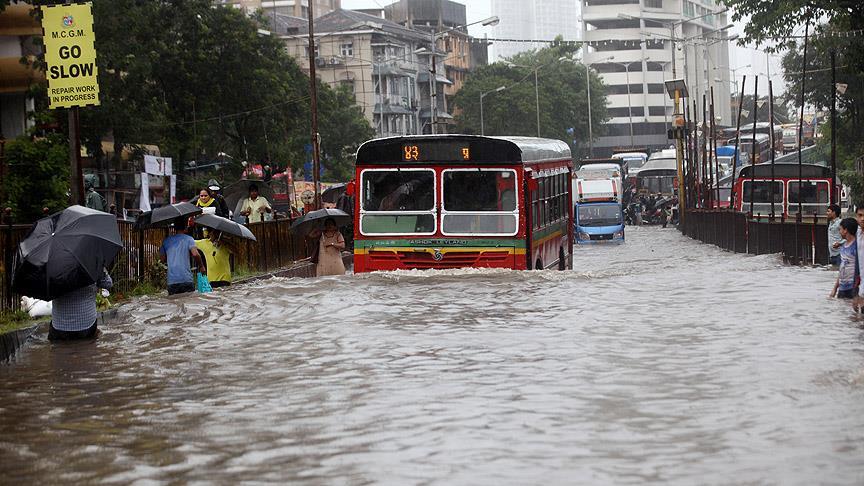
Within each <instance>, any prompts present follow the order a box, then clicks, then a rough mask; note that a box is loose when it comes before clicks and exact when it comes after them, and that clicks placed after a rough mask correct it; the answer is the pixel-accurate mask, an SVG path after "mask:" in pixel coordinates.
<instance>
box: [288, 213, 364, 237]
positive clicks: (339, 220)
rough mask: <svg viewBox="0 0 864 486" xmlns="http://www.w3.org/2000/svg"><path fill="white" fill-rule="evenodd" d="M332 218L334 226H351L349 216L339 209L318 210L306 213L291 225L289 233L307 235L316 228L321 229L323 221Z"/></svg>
mask: <svg viewBox="0 0 864 486" xmlns="http://www.w3.org/2000/svg"><path fill="white" fill-rule="evenodd" d="M330 218H333V220H334V221H335V222H336V226H345V225H348V224H351V215H350V214H348V213H346V212H345V211H341V210H339V209H319V210H317V211H311V212H308V213H306V215H305V216H303V217H302V218H300V219H298V220H297V221H295V222H294V224H292V225H291V231H294V232H296V233H300V234H308V233H309V232H311V231H312V230H314V229H316V228H323V227H324V221H326V220H328V219H330Z"/></svg>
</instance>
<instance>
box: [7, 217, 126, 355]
mask: <svg viewBox="0 0 864 486" xmlns="http://www.w3.org/2000/svg"><path fill="white" fill-rule="evenodd" d="M122 247H123V242H122V240H121V239H120V231H119V229H118V228H117V220H116V219H115V218H114V216H113V215H110V214H108V213H104V212H101V211H99V210H95V209H90V208H85V207H83V206H71V207H69V208H66V209H64V210H63V211H61V212H59V213H56V214H52V215H51V216H48V217H47V218H42V219H40V220H39V221H37V222H36V223H35V224H34V225H33V229H31V230H30V233H29V234H28V235H27V237H26V238H25V239H24V240H23V241H22V242H21V243H20V244H19V245H18V251H17V253H16V255H15V266H14V269H13V274H12V290H13V291H14V292H16V293H18V294H21V295H25V296H28V297H33V298H36V299H39V300H44V301H49V300H50V301H52V302H53V305H52V321H51V327H50V329H49V332H48V339H50V340H52V341H53V340H64V339H86V338H91V337H95V336H96V334H97V329H96V319H97V313H96V287H97V286H99V287H102V288H110V287H111V283H112V282H111V278H110V277H109V276H108V275H107V272H106V271H105V267H107V266H109V265H110V262H111V261H113V260H114V258H115V257H116V256H117V253H119V252H120V249H121V248H122Z"/></svg>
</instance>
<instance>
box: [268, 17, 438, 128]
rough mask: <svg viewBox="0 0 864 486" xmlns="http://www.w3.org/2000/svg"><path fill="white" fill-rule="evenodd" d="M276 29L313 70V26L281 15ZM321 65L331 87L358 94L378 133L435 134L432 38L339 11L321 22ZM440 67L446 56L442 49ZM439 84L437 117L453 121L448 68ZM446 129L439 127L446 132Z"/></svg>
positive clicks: (318, 33) (324, 79) (317, 55)
mask: <svg viewBox="0 0 864 486" xmlns="http://www.w3.org/2000/svg"><path fill="white" fill-rule="evenodd" d="M275 21H276V22H275V24H276V32H275V34H276V35H278V36H279V37H280V38H281V39H283V40H284V42H285V45H286V48H287V52H288V53H289V54H290V55H291V56H293V57H294V58H295V59H296V60H297V62H298V64H299V65H300V66H301V68H303V69H304V70H306V71H307V72H308V71H309V51H308V49H309V47H308V46H309V44H308V24H307V22H306V21H305V20H303V19H300V18H297V17H292V16H286V15H281V14H277V15H276V16H275ZM315 37H316V51H315V56H314V59H315V63H316V66H315V67H316V74H317V76H318V78H319V79H320V80H321V81H322V82H324V83H327V84H329V85H331V86H334V87H337V86H346V87H347V88H348V89H350V90H351V91H352V92H353V93H354V96H355V99H356V102H357V104H358V105H359V106H360V107H361V108H362V109H363V112H364V114H365V115H366V118H367V119H368V120H369V122H370V123H371V125H372V126H373V127H374V128H375V130H376V134H377V135H378V136H382V137H384V136H401V135H412V134H418V133H430V132H431V126H430V122H431V102H430V99H431V97H430V93H431V86H432V84H433V83H430V82H429V81H430V80H429V71H430V55H429V54H430V53H431V49H430V47H431V41H430V36H429V35H428V34H426V33H424V32H421V31H418V30H414V29H409V28H407V27H405V26H402V25H400V24H399V23H396V22H393V21H390V20H387V19H384V18H382V17H380V16H376V15H370V14H368V13H364V12H358V11H352V10H336V11H333V12H330V13H328V14H325V15H323V16H321V17H319V18H318V19H317V20H316V22H315ZM437 55H438V62H439V66H441V67H442V68H443V64H440V63H441V61H442V60H443V56H444V55H443V54H442V53H438V54H437ZM436 78H437V82H436V83H434V84H435V86H436V91H437V93H438V95H437V96H436V97H435V98H436V99H437V105H438V110H437V118H438V119H439V121H444V120H448V119H451V118H452V116H451V115H450V114H449V113H448V111H447V105H446V98H445V96H444V88H445V86H448V85H451V84H452V82H451V81H450V80H449V79H447V77H446V75H445V71H444V70H443V69H439V70H438V75H437V76H436ZM443 131H444V130H439V132H443Z"/></svg>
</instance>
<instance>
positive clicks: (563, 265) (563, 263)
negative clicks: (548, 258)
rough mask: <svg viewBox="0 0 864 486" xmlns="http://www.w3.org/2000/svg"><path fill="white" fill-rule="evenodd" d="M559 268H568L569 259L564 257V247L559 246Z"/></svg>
mask: <svg viewBox="0 0 864 486" xmlns="http://www.w3.org/2000/svg"><path fill="white" fill-rule="evenodd" d="M558 270H561V271H564V270H567V260H566V259H565V258H564V248H558Z"/></svg>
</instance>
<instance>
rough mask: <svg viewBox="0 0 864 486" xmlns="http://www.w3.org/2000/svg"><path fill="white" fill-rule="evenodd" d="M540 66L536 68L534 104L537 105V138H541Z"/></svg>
mask: <svg viewBox="0 0 864 486" xmlns="http://www.w3.org/2000/svg"><path fill="white" fill-rule="evenodd" d="M539 70H540V66H537V67H536V68H534V106H536V107H537V109H536V110H535V111H537V138H540V85H539V83H538V81H537V71H539Z"/></svg>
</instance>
